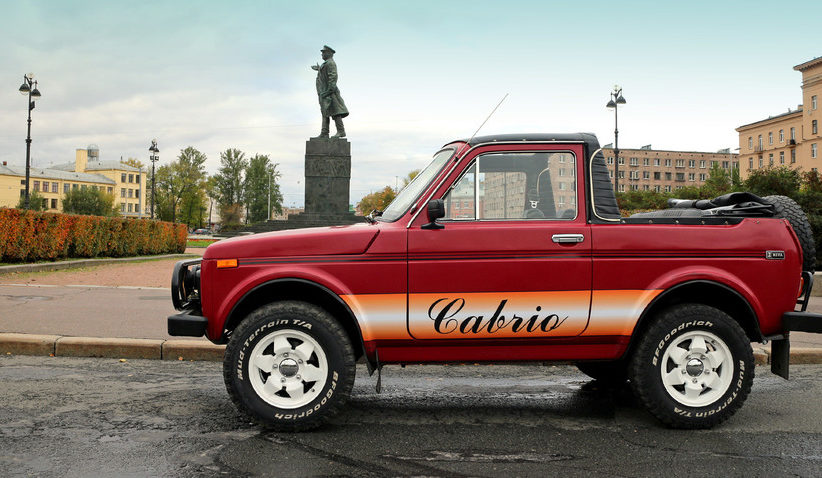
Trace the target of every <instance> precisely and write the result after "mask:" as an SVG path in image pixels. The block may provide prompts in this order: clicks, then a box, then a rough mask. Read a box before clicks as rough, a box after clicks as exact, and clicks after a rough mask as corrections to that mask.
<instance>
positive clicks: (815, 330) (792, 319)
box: [770, 272, 822, 380]
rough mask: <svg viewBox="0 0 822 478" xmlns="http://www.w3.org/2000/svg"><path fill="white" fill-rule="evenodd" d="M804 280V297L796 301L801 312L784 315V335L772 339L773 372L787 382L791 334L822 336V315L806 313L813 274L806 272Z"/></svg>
mask: <svg viewBox="0 0 822 478" xmlns="http://www.w3.org/2000/svg"><path fill="white" fill-rule="evenodd" d="M802 278H803V279H804V281H805V283H804V287H803V290H802V295H800V296H799V299H798V300H797V301H796V304H797V306H798V308H799V310H795V311H792V312H785V313H784V314H782V331H783V333H782V334H781V335H777V336H774V337H770V338H771V339H772V342H771V372H773V373H774V374H776V375H779V376H780V377H782V378H784V379H786V380H787V379H788V377H789V375H790V363H791V332H809V333H812V334H822V314H814V313H813V312H806V310H807V308H808V301H809V300H810V297H811V289H813V274H812V273H810V272H805V273H803V275H802Z"/></svg>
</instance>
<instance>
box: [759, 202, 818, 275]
mask: <svg viewBox="0 0 822 478" xmlns="http://www.w3.org/2000/svg"><path fill="white" fill-rule="evenodd" d="M762 199H764V200H765V201H768V202H769V203H770V204H773V206H774V209H775V214H774V217H779V218H782V219H787V220H788V222H789V223H791V226H793V231H794V232H795V233H796V237H798V238H799V244H800V245H801V246H802V257H803V260H802V270H804V271H810V272H813V271H814V269H816V243H815V242H814V239H813V230H812V229H811V223H810V222H808V216H806V215H805V212H804V211H802V208H801V207H799V204H797V203H796V201H794V200H793V199H791V198H789V197H788V196H765V197H764V198H762Z"/></svg>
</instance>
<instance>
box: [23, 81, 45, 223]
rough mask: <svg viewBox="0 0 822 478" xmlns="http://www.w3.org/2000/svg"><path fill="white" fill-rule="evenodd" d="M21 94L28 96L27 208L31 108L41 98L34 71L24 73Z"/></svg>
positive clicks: (27, 198) (26, 203) (27, 197)
mask: <svg viewBox="0 0 822 478" xmlns="http://www.w3.org/2000/svg"><path fill="white" fill-rule="evenodd" d="M19 91H20V94H21V95H23V96H28V97H29V98H28V99H29V101H28V105H29V107H28V114H29V119H28V131H27V133H26V200H25V205H26V209H28V208H29V179H30V177H31V174H30V170H31V110H33V109H34V102H35V101H37V100H39V99H40V90H38V89H37V80H35V79H34V73H29V74H27V75H23V84H22V85H20V90H19Z"/></svg>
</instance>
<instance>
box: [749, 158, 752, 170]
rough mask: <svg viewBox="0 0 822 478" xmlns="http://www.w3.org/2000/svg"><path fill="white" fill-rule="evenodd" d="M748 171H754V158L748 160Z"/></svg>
mask: <svg viewBox="0 0 822 478" xmlns="http://www.w3.org/2000/svg"><path fill="white" fill-rule="evenodd" d="M748 169H753V158H748Z"/></svg>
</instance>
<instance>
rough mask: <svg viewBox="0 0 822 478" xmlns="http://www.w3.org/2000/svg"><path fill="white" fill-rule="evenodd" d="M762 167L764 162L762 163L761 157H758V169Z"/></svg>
mask: <svg viewBox="0 0 822 478" xmlns="http://www.w3.org/2000/svg"><path fill="white" fill-rule="evenodd" d="M763 166H765V163H764V162H763V160H762V156H760V157H759V167H760V168H761V167H763Z"/></svg>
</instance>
